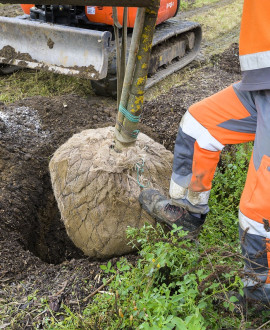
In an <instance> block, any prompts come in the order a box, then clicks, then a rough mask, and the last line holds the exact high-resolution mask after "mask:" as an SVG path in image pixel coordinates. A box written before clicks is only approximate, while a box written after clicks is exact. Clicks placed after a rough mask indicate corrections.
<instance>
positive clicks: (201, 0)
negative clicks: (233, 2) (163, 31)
mask: <svg viewBox="0 0 270 330" xmlns="http://www.w3.org/2000/svg"><path fill="white" fill-rule="evenodd" d="M217 2H219V0H193V1H191V0H182V1H180V9H181V10H189V9H193V8H200V7H203V6H205V5H211V4H213V3H217Z"/></svg>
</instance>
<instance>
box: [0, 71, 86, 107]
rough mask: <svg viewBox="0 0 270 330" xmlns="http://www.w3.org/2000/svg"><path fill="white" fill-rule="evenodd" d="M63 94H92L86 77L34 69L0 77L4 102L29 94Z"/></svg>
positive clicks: (1, 96)
mask: <svg viewBox="0 0 270 330" xmlns="http://www.w3.org/2000/svg"><path fill="white" fill-rule="evenodd" d="M64 94H77V95H81V96H87V95H93V92H92V90H91V83H90V81H89V80H86V79H79V78H77V77H70V76H64V75H58V74H54V73H51V72H44V71H34V70H20V71H18V72H16V73H14V74H12V75H7V76H1V79H0V101H2V102H6V103H11V102H14V101H17V100H20V99H22V98H25V97H30V96H37V95H41V96H58V95H64Z"/></svg>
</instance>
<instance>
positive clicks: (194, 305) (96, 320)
mask: <svg viewBox="0 0 270 330" xmlns="http://www.w3.org/2000/svg"><path fill="white" fill-rule="evenodd" d="M251 150H252V144H246V145H240V146H237V147H231V149H230V150H229V151H227V152H226V153H224V154H223V155H222V158H221V162H220V166H219V168H218V170H217V172H216V175H215V178H214V185H213V190H212V195H211V205H210V206H211V212H210V213H209V215H208V219H207V223H206V224H205V226H204V230H203V231H202V232H201V234H200V236H199V239H198V240H195V241H194V240H192V239H190V238H188V237H186V233H185V232H183V231H182V230H180V229H179V228H174V229H173V230H172V231H171V232H168V231H166V230H165V229H164V228H163V227H162V226H160V225H158V226H156V227H152V226H151V225H145V226H144V227H143V228H141V229H140V230H138V229H132V228H129V230H128V236H129V238H130V244H133V246H135V247H137V246H140V248H139V249H138V255H139V256H138V260H137V262H136V263H135V264H134V263H129V262H128V261H127V259H126V258H122V259H121V260H120V261H118V262H116V264H114V265H112V262H111V261H109V262H108V263H107V265H102V266H101V269H102V270H103V272H104V276H105V277H104V284H107V283H108V285H105V288H103V289H102V290H103V291H102V290H100V291H99V292H98V293H97V294H96V295H95V296H94V298H93V300H92V301H91V302H90V303H89V304H88V305H87V306H86V308H84V309H83V310H82V311H81V313H73V312H72V311H71V310H70V309H69V307H67V306H65V305H62V307H61V309H60V311H59V312H57V313H55V312H53V311H51V310H50V313H51V317H48V318H47V319H46V324H45V325H46V328H48V329H84V328H87V329H88V328H89V329H90V328H91V329H181V330H182V329H192V330H193V329H221V328H224V329H227V328H232V329H246V328H248V327H254V326H259V325H261V324H263V323H264V322H266V320H267V317H268V318H269V316H270V312H262V313H261V314H260V319H259V321H258V319H257V321H256V322H257V323H255V324H254V323H252V322H253V319H254V311H253V310H248V311H247V312H245V311H243V309H242V308H241V307H240V306H239V305H238V304H237V297H236V295H237V294H240V295H243V290H242V283H241V276H240V273H239V270H240V269H242V267H243V262H242V259H241V254H240V249H239V243H238V224H237V209H238V203H239V199H240V195H241V191H242V189H243V185H244V182H245V176H246V170H247V165H248V163H249V158H250V155H251ZM231 292H233V294H231ZM29 299H30V298H29ZM31 299H34V298H33V297H31ZM46 308H47V309H48V308H49V307H48V305H47V304H46V301H44V309H46ZM252 313H253V314H252ZM258 322H259V324H258Z"/></svg>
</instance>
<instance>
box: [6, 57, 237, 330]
mask: <svg viewBox="0 0 270 330" xmlns="http://www.w3.org/2000/svg"><path fill="white" fill-rule="evenodd" d="M223 55H224V56H223ZM223 55H222V56H221V57H220V58H221V59H222V58H223V59H224V58H227V59H228V60H227V62H228V63H230V61H234V59H235V55H234V53H233V52H229V51H228V52H225V53H224V54H223ZM226 56H228V57H226ZM230 66H231V64H230ZM239 79H241V77H240V75H239V71H233V72H229V71H228V70H224V65H223V62H222V61H221V62H220V64H219V62H217V63H216V64H215V65H211V64H210V65H209V64H208V65H206V66H203V67H202V68H196V69H195V73H194V75H192V76H191V78H190V80H189V81H188V84H182V85H180V86H177V87H174V88H172V89H171V90H170V91H169V92H168V93H166V94H163V95H160V97H158V98H157V99H155V100H153V101H150V102H146V103H145V105H144V113H143V118H142V124H141V130H142V132H144V133H146V134H147V135H149V136H150V137H152V138H153V139H154V140H155V141H157V142H159V143H161V144H163V145H164V146H165V147H166V148H167V149H169V150H171V151H172V150H173V148H174V141H175V138H176V134H177V131H178V125H179V122H180V119H181V117H182V115H183V114H184V112H185V111H186V110H187V109H188V107H189V106H190V105H191V104H192V103H194V102H197V101H200V100H201V99H203V98H205V97H207V96H209V95H211V94H213V93H215V92H218V91H219V90H221V89H222V88H225V87H227V86H228V85H230V84H231V83H233V82H234V81H237V80H239ZM115 108H116V104H115V101H113V100H111V99H104V98H100V97H91V98H90V99H82V98H81V97H78V96H76V95H66V96H61V97H54V98H46V97H32V98H28V99H24V100H22V101H19V102H16V103H14V104H11V105H4V104H1V105H0V154H1V160H0V170H1V174H0V219H1V221H0V269H1V274H0V285H1V288H0V295H1V299H4V300H5V301H6V302H7V303H8V302H12V301H16V302H19V303H20V305H19V309H20V308H25V306H24V304H26V303H27V297H28V295H29V294H31V293H33V292H35V291H36V290H39V292H38V293H37V296H38V297H47V296H50V295H52V296H53V295H54V292H59V291H61V290H62V286H61V283H62V284H63V283H67V284H65V286H64V289H63V291H61V295H60V296H61V297H62V298H63V296H65V297H68V298H65V299H66V300H65V302H66V303H67V304H68V305H69V306H70V308H72V309H76V308H77V309H79V308H80V303H81V298H83V297H86V296H87V295H88V294H89V292H90V291H92V290H93V288H94V287H95V285H98V284H95V281H96V280H94V278H96V276H97V278H99V281H101V279H100V276H101V275H100V271H99V267H98V262H95V263H93V262H90V261H89V260H88V259H81V258H83V254H82V252H81V251H80V250H79V249H77V248H76V247H75V246H74V244H73V243H72V242H71V241H70V239H69V238H68V236H67V234H66V232H65V228H64V225H63V223H62V221H61V217H60V214H59V211H58V207H57V204H56V201H55V198H54V195H53V191H52V188H51V183H50V177H49V172H48V164H49V160H50V158H51V156H52V155H53V153H54V151H55V150H56V149H57V148H58V147H59V146H60V145H62V144H63V143H64V142H66V141H67V140H68V139H69V138H70V137H71V136H72V135H73V134H75V133H79V132H81V131H83V130H85V129H90V128H98V127H106V126H114V124H115V116H116V111H115ZM74 258H76V259H77V260H74ZM59 263H62V264H59ZM54 264H58V265H54ZM73 275H74V276H75V277H76V278H75V279H74V280H72V276H73ZM55 277H56V279H55ZM84 280H87V281H88V282H87V283H89V285H85V286H83V283H84ZM21 281H24V284H23V286H22V285H21ZM66 281H67V282H66ZM96 282H97V281H96ZM93 283H94V284H93ZM82 287H83V289H82ZM56 296H57V297H58V296H59V295H56ZM76 297H77V298H76ZM58 298H59V297H58ZM62 298H61V299H62ZM59 299H60V298H59ZM63 299H64V298H63ZM76 299H77V300H76ZM78 299H79V300H80V301H79V300H78ZM70 301H73V302H71V303H69V302H70ZM74 301H77V303H75V304H74ZM7 306H8V305H7ZM31 308H32V307H31ZM19 309H18V312H19ZM32 310H33V315H34V314H35V313H36V314H38V309H37V308H36V307H35V305H33V308H32ZM34 310H36V312H34ZM0 313H1V312H0ZM7 313H8V312H7ZM0 315H1V314H0ZM7 321H8V316H7ZM21 322H22V327H23V326H25V325H26V324H28V320H26V319H23V320H22V321H21ZM29 322H30V321H29ZM31 322H32V321H31ZM31 322H30V323H31Z"/></svg>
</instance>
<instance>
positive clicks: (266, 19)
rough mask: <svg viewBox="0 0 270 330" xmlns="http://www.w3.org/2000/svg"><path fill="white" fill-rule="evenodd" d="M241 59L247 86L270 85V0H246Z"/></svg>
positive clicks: (241, 39)
mask: <svg viewBox="0 0 270 330" xmlns="http://www.w3.org/2000/svg"><path fill="white" fill-rule="evenodd" d="M239 59H240V65H241V70H242V72H243V80H242V87H245V86H246V88H242V89H245V90H262V89H270V1H269V0H259V1H258V0H244V7H243V15H242V22H241V31H240V41H239Z"/></svg>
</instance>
